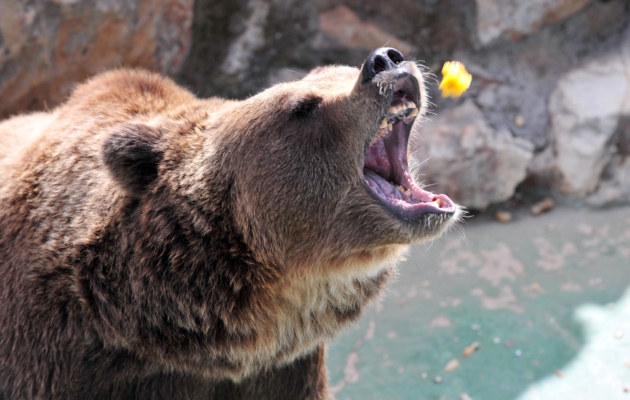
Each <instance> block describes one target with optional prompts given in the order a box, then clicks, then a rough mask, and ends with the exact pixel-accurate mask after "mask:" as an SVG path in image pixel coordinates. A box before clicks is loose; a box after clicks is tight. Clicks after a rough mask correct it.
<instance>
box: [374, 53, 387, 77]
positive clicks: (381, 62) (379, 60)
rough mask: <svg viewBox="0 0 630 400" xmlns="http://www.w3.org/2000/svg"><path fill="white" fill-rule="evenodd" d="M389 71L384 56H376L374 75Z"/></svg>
mask: <svg viewBox="0 0 630 400" xmlns="http://www.w3.org/2000/svg"><path fill="white" fill-rule="evenodd" d="M386 70H387V62H386V61H385V59H384V58H383V57H382V56H376V58H375V59H374V75H376V74H378V73H379V72H383V71H386Z"/></svg>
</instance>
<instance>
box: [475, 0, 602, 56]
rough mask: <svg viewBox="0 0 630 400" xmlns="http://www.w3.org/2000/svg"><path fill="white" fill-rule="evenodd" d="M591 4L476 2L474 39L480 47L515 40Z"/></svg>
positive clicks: (569, 0)
mask: <svg viewBox="0 0 630 400" xmlns="http://www.w3.org/2000/svg"><path fill="white" fill-rule="evenodd" d="M592 2H593V0H527V1H523V0H476V3H477V36H478V38H479V42H480V43H481V44H482V45H486V44H488V43H491V42H493V41H495V40H496V39H498V38H504V39H508V40H518V39H520V38H522V37H523V36H525V35H529V34H531V33H534V32H536V31H537V30H538V29H539V28H540V27H541V26H543V25H546V24H551V23H554V22H558V21H561V20H562V19H564V18H566V17H568V16H570V15H572V14H574V13H576V12H578V11H579V10H581V9H582V8H583V7H584V6H586V5H588V4H589V3H592Z"/></svg>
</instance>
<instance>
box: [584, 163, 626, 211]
mask: <svg viewBox="0 0 630 400" xmlns="http://www.w3.org/2000/svg"><path fill="white" fill-rule="evenodd" d="M610 170H611V171H610V172H611V175H612V176H610V177H609V178H608V179H605V180H603V181H602V182H601V183H600V185H599V187H598V188H597V191H596V192H595V193H593V194H592V195H590V196H588V197H587V198H586V204H588V205H589V206H591V207H594V208H603V207H611V206H619V205H625V204H629V203H630V158H625V159H622V158H618V159H617V160H616V162H614V163H613V165H612V166H611V168H610Z"/></svg>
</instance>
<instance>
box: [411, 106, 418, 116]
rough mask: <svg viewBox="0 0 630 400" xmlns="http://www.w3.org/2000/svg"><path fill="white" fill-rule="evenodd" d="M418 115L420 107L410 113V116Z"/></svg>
mask: <svg viewBox="0 0 630 400" xmlns="http://www.w3.org/2000/svg"><path fill="white" fill-rule="evenodd" d="M416 115H418V109H417V108H414V109H413V111H412V112H410V113H409V117H415V116H416Z"/></svg>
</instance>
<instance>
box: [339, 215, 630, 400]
mask: <svg viewBox="0 0 630 400" xmlns="http://www.w3.org/2000/svg"><path fill="white" fill-rule="evenodd" d="M463 232H464V234H465V236H464V235H462V233H461V232H460V231H459V230H453V231H451V232H450V233H448V234H447V235H445V236H444V237H442V238H441V239H439V240H436V241H434V242H433V243H432V244H426V245H416V246H414V247H412V249H411V251H410V253H409V255H408V257H407V260H406V261H404V262H402V263H401V264H400V265H399V267H400V274H399V277H398V278H397V280H396V282H394V283H393V284H392V285H391V286H390V288H389V290H388V292H387V293H386V294H385V296H384V298H383V299H382V300H381V301H379V302H378V303H377V304H376V305H375V306H374V307H373V308H372V309H371V310H369V311H368V312H367V313H366V314H365V315H364V317H363V318H362V320H361V322H360V323H359V324H358V325H356V326H354V327H352V328H350V329H348V330H347V331H346V332H344V333H343V334H342V335H340V336H339V338H338V339H337V340H336V342H334V343H333V344H332V345H330V346H329V351H328V368H329V383H330V386H331V389H332V392H333V395H334V397H335V398H336V399H337V400H346V399H353V400H364V399H365V400H368V399H388V400H390V399H396V400H398V399H400V400H405V399H428V400H433V399H435V400H468V399H472V400H512V399H514V400H535V399H541V400H555V399H571V400H580V399H584V400H604V399H605V400H617V399H620V400H621V399H628V400H630V289H629V288H630V208H616V209H611V210H605V211H589V210H585V209H580V210H573V209H566V208H564V209H562V208H560V209H555V210H553V211H552V212H550V213H548V214H545V215H541V216H538V217H532V216H529V215H526V214H525V213H523V214H522V215H517V218H515V220H513V221H512V222H510V223H507V224H503V223H499V222H496V221H494V220H493V219H492V218H490V217H489V216H480V217H475V218H472V219H470V220H469V221H468V222H467V223H466V224H464V225H463ZM471 345H473V347H476V346H477V345H478V349H477V350H476V351H474V352H472V348H473V347H471ZM467 348H468V350H467V355H468V357H465V356H464V355H463V354H462V352H463V351H464V350H465V349H467ZM447 366H448V367H447ZM445 369H446V371H445Z"/></svg>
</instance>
